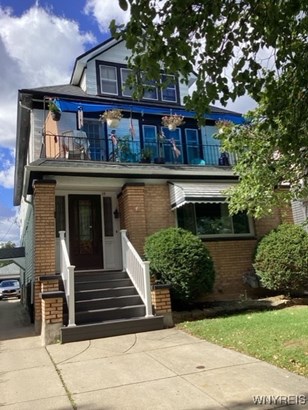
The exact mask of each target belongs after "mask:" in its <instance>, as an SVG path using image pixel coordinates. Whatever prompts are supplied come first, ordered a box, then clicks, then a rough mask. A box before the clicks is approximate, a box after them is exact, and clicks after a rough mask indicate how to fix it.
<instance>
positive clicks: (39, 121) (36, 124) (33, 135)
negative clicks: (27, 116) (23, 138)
mask: <svg viewBox="0 0 308 410" xmlns="http://www.w3.org/2000/svg"><path fill="white" fill-rule="evenodd" d="M47 113H48V111H47V112H46V111H44V110H36V109H35V110H33V111H32V115H31V131H30V141H29V147H30V148H29V156H28V158H29V162H30V163H31V162H33V161H35V160H37V159H39V158H40V154H41V149H42V130H43V127H44V122H45V118H44V114H45V116H47Z"/></svg>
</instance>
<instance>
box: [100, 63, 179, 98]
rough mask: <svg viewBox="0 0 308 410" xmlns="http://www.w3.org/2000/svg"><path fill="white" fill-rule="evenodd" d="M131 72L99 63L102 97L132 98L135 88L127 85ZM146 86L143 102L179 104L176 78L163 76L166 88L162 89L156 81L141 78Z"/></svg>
mask: <svg viewBox="0 0 308 410" xmlns="http://www.w3.org/2000/svg"><path fill="white" fill-rule="evenodd" d="M131 72H132V71H131V70H130V69H129V68H127V67H124V66H122V65H119V64H115V65H112V64H110V63H105V62H97V74H98V76H99V80H98V86H99V93H100V94H101V95H113V96H117V97H120V98H121V97H126V98H132V95H133V88H132V87H130V86H128V85H126V81H127V79H128V77H129V75H130V74H131ZM141 81H142V85H143V86H144V88H145V90H144V94H143V98H142V99H143V100H146V101H153V102H154V101H157V102H164V103H178V102H179V101H180V97H179V87H178V83H177V80H176V78H175V76H173V75H167V74H161V82H162V83H163V84H164V85H166V88H160V87H159V86H158V84H157V82H156V81H153V80H146V79H145V78H144V76H143V75H142V76H141Z"/></svg>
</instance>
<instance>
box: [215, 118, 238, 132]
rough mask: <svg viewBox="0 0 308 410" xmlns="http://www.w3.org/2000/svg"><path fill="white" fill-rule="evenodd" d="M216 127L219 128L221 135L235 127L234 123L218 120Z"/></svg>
mask: <svg viewBox="0 0 308 410" xmlns="http://www.w3.org/2000/svg"><path fill="white" fill-rule="evenodd" d="M215 125H216V127H217V128H218V133H219V134H223V133H224V132H226V131H229V129H231V128H232V127H233V126H234V124H233V122H232V121H229V120H218V121H216V123H215Z"/></svg>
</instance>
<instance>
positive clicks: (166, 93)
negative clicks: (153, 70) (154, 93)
mask: <svg viewBox="0 0 308 410" xmlns="http://www.w3.org/2000/svg"><path fill="white" fill-rule="evenodd" d="M162 81H163V82H166V83H167V87H166V88H163V89H162V90H161V94H162V100H163V101H168V102H176V101H177V96H176V83H175V77H174V76H173V75H162Z"/></svg>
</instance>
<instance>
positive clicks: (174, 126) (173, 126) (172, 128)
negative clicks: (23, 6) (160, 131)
mask: <svg viewBox="0 0 308 410" xmlns="http://www.w3.org/2000/svg"><path fill="white" fill-rule="evenodd" d="M168 129H169V131H174V130H175V129H176V125H175V124H168Z"/></svg>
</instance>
